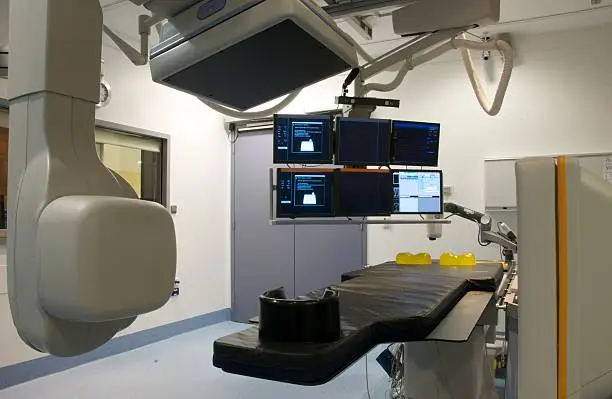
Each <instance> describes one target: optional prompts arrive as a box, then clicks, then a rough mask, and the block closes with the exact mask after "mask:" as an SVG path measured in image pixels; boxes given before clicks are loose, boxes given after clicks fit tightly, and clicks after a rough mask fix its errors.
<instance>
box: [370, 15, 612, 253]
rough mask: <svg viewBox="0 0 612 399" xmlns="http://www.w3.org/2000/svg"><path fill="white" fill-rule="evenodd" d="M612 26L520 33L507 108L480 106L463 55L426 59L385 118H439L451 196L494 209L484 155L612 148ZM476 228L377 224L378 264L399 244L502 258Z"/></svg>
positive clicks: (373, 239) (373, 233) (373, 243)
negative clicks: (432, 237) (487, 197)
mask: <svg viewBox="0 0 612 399" xmlns="http://www.w3.org/2000/svg"><path fill="white" fill-rule="evenodd" d="M611 35H612V26H610V25H609V26H604V27H599V28H591V29H587V30H581V31H575V32H562V33H548V34H542V35H537V36H530V37H517V38H516V42H515V46H516V49H517V51H518V56H519V64H518V65H517V67H516V69H515V72H514V75H513V77H512V82H511V84H510V88H509V91H508V94H507V97H506V102H505V104H504V107H503V109H502V112H501V114H500V115H499V116H497V117H494V118H492V117H489V116H487V115H486V114H485V113H484V112H483V111H482V110H481V108H480V107H479V105H478V103H477V101H476V99H475V96H474V93H473V91H472V89H471V87H470V84H469V80H468V79H467V77H466V74H465V71H464V69H463V67H462V64H461V62H460V61H459V59H458V58H457V57H456V56H455V57H454V58H455V60H451V61H444V62H438V63H433V64H429V65H426V66H424V67H422V68H420V69H418V70H415V71H413V72H412V73H411V74H409V75H408V78H407V80H406V82H405V83H404V84H403V85H402V87H401V88H400V89H398V90H397V91H396V93H394V95H395V96H399V97H400V98H401V100H402V107H401V109H400V110H399V111H387V110H385V111H380V112H378V113H377V114H376V115H377V116H385V117H393V118H396V119H402V118H405V119H412V120H415V119H416V120H425V121H439V122H440V123H441V124H442V142H441V154H440V166H441V168H442V169H443V170H444V172H445V185H451V186H453V188H454V195H453V196H452V198H450V200H452V201H455V202H458V203H461V204H464V205H466V206H469V207H472V208H475V209H483V208H484V162H483V161H484V159H485V158H497V157H522V156H530V155H545V154H562V153H573V154H575V153H589V152H609V151H612V134H610V133H611V132H610V126H612V113H611V112H610V106H611V105H612V74H610V69H609V65H610V64H611V63H612V48H610V46H609V44H608V42H607V39H606V38H609V37H611ZM476 235H477V227H476V225H474V224H472V223H469V222H466V221H462V220H455V221H454V222H453V224H452V225H451V226H447V227H445V228H444V238H443V239H442V240H439V241H437V242H435V243H430V242H428V241H427V240H426V239H425V228H423V227H405V226H393V227H392V228H391V229H390V230H385V229H384V228H383V227H380V226H372V227H370V228H369V235H368V238H369V242H368V244H369V246H368V249H369V261H370V262H372V263H374V262H380V261H384V260H388V259H389V258H392V257H393V256H394V255H395V253H397V252H399V251H412V252H418V251H431V252H432V255H434V256H438V255H439V254H440V253H441V252H444V251H447V250H452V251H456V252H462V251H473V252H475V253H476V254H477V255H479V256H480V257H481V258H483V257H485V258H493V257H495V256H499V255H498V252H497V248H495V249H490V248H489V249H487V250H483V249H482V248H480V247H479V246H478V244H477V242H476Z"/></svg>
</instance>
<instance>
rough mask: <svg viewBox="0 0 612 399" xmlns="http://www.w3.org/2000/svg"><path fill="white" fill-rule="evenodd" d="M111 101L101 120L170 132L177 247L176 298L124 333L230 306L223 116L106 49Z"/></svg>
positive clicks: (227, 172) (226, 146)
mask: <svg viewBox="0 0 612 399" xmlns="http://www.w3.org/2000/svg"><path fill="white" fill-rule="evenodd" d="M104 60H105V73H106V79H107V80H108V81H109V83H110V84H111V86H112V93H113V99H112V101H111V103H110V104H109V105H108V106H107V107H106V108H103V109H101V110H100V111H99V112H98V114H97V117H98V118H99V119H102V120H106V121H112V122H116V123H121V124H124V125H129V126H136V127H139V128H143V129H148V130H153V131H157V132H162V133H166V134H169V135H171V152H170V184H171V187H170V203H171V204H173V205H177V206H178V214H177V215H175V216H174V222H175V227H176V232H177V245H178V248H177V249H178V272H177V273H178V277H179V278H180V280H181V295H180V296H179V297H178V298H176V299H173V300H171V301H170V302H169V303H168V305H166V307H164V308H163V309H161V310H160V311H157V312H154V313H152V314H150V315H147V316H144V317H141V318H139V320H137V322H136V324H135V326H133V327H132V328H130V330H129V331H135V330H140V329H144V328H149V327H152V326H155V325H159V324H166V323H169V322H173V321H177V320H182V319H185V318H188V317H192V316H196V315H200V314H203V313H208V312H212V311H215V310H219V309H223V308H226V307H228V306H229V298H230V293H229V287H230V283H229V269H230V267H229V264H230V263H229V262H230V260H229V259H230V256H229V254H230V248H229V247H230V241H229V238H230V226H229V224H230V199H229V198H230V186H229V185H230V170H229V165H230V158H229V157H230V144H229V140H228V138H227V135H226V134H225V130H224V125H223V123H224V118H223V117H222V116H221V115H219V114H217V113H216V112H213V111H211V110H210V109H209V108H207V107H206V106H205V105H203V104H202V103H201V102H200V101H198V100H197V99H195V98H194V97H192V96H189V95H186V94H183V93H179V92H178V91H175V90H171V89H168V88H166V87H163V86H161V85H158V84H156V83H153V82H152V81H151V76H150V72H149V68H148V67H147V66H145V67H135V66H133V65H132V64H131V63H130V62H129V61H128V60H127V59H126V58H125V56H123V54H121V53H120V52H119V51H118V50H116V49H115V48H114V47H110V46H105V47H104Z"/></svg>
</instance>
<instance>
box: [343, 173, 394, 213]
mask: <svg viewBox="0 0 612 399" xmlns="http://www.w3.org/2000/svg"><path fill="white" fill-rule="evenodd" d="M392 182H393V174H392V173H391V171H389V170H371V169H365V170H362V169H340V170H338V172H337V173H336V182H335V183H336V187H335V192H336V216H347V217H352V216H355V217H357V216H390V215H391V213H392V210H393V191H392V190H391V187H392V184H393V183H392Z"/></svg>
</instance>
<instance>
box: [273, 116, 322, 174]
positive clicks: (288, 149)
mask: <svg viewBox="0 0 612 399" xmlns="http://www.w3.org/2000/svg"><path fill="white" fill-rule="evenodd" d="M331 143H332V132H331V119H330V117H329V116H314V115H274V157H273V158H274V163H275V164H330V163H331V162H332V150H331Z"/></svg>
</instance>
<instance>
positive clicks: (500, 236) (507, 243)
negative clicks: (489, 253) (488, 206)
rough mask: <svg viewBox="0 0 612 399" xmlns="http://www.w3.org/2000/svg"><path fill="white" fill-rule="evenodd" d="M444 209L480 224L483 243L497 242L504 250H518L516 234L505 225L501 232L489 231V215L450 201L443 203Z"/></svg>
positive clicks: (490, 224)
mask: <svg viewBox="0 0 612 399" xmlns="http://www.w3.org/2000/svg"><path fill="white" fill-rule="evenodd" d="M444 211H445V212H448V213H452V214H453V215H457V216H459V217H462V218H464V219H466V220H469V221H472V222H474V223H476V224H478V225H479V226H480V229H479V230H480V232H479V240H480V242H482V243H485V244H487V243H493V244H497V245H499V246H501V247H502V248H504V249H505V250H508V251H511V252H512V253H516V252H517V251H518V245H517V237H516V234H514V232H512V230H510V229H509V228H507V226H506V228H507V230H506V231H505V232H503V233H502V232H501V231H500V232H499V233H496V232H494V231H491V226H492V220H491V217H490V216H489V215H486V214H484V213H481V212H478V211H475V210H473V209H469V208H466V207H463V206H461V205H457V204H454V203H452V202H447V203H446V204H444ZM504 226H505V225H504Z"/></svg>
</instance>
